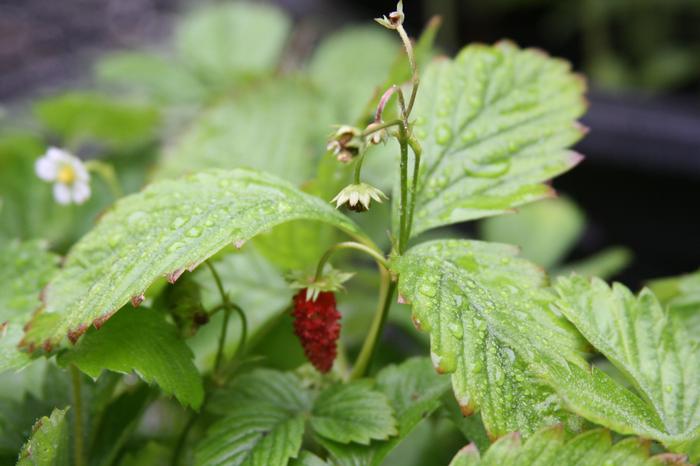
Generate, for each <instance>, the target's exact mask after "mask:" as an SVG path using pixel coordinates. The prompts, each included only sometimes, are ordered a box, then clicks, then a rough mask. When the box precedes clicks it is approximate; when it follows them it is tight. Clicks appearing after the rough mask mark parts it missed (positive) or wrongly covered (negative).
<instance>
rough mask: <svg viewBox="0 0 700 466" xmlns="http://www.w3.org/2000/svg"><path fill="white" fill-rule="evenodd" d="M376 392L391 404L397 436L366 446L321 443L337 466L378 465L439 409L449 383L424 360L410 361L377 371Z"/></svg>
mask: <svg viewBox="0 0 700 466" xmlns="http://www.w3.org/2000/svg"><path fill="white" fill-rule="evenodd" d="M377 390H379V391H381V392H382V393H384V394H385V395H386V396H387V398H388V399H389V402H390V403H391V406H392V408H393V410H394V413H395V417H396V421H397V430H398V431H397V434H396V435H395V436H394V437H391V438H390V439H389V440H386V441H376V440H375V441H372V442H371V443H370V444H369V445H368V446H361V445H358V444H349V445H344V444H341V443H338V442H331V441H328V440H323V441H322V444H323V446H324V447H326V448H327V449H328V450H329V451H330V452H331V453H332V455H333V459H334V461H335V462H336V463H337V464H339V465H342V466H348V465H355V464H357V465H362V466H370V465H372V466H378V465H380V464H382V462H383V461H384V458H385V457H386V456H387V455H388V454H389V453H390V452H391V451H392V450H393V449H394V448H396V447H397V446H398V445H399V444H400V443H401V442H402V441H403V440H405V439H406V438H407V437H408V436H409V434H411V432H413V430H414V428H415V427H416V426H417V425H418V424H419V423H420V422H421V421H423V420H424V419H426V418H427V417H429V416H430V414H431V413H432V412H433V411H435V410H436V409H437V408H438V407H439V406H440V398H441V397H442V396H443V395H444V394H445V393H446V392H447V391H448V390H449V380H448V379H447V377H441V376H439V375H437V374H435V371H434V370H433V368H432V366H431V364H430V361H429V360H428V359H426V358H413V359H409V360H407V361H405V362H403V363H402V364H400V365H390V366H387V367H385V368H383V369H382V370H381V371H379V373H378V374H377Z"/></svg>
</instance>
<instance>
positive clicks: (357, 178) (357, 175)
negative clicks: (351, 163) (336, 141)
mask: <svg viewBox="0 0 700 466" xmlns="http://www.w3.org/2000/svg"><path fill="white" fill-rule="evenodd" d="M366 154H367V152H363V153H362V155H360V156H359V157H358V158H357V162H355V177H354V178H355V181H354V182H355V184H360V182H361V181H360V174H361V173H362V162H364V161H365V155H366Z"/></svg>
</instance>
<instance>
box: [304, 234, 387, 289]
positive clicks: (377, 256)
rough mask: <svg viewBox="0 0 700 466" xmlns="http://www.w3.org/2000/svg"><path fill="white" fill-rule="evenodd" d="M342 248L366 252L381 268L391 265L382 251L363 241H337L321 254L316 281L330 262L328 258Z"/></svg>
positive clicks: (385, 268)
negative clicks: (362, 242)
mask: <svg viewBox="0 0 700 466" xmlns="http://www.w3.org/2000/svg"><path fill="white" fill-rule="evenodd" d="M340 249H355V250H357V251H361V252H364V253H365V254H367V255H369V256H371V257H372V258H373V259H374V260H375V262H376V263H377V265H378V266H379V268H380V269H384V270H387V269H388V268H389V265H388V264H387V261H386V259H385V258H384V256H383V255H382V253H381V252H379V250H377V249H373V248H370V247H369V246H366V245H364V244H361V243H356V242H354V241H345V242H342V243H337V244H334V245H333V246H331V247H330V248H328V250H327V251H326V252H325V253H324V254H323V256H321V259H319V261H318V265H317V266H316V275H315V276H314V281H317V280H318V279H319V278H321V275H323V268H324V266H325V265H326V262H328V259H330V258H331V256H332V255H333V253H335V252H336V251H338V250H340Z"/></svg>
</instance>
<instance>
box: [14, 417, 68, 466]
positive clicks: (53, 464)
mask: <svg viewBox="0 0 700 466" xmlns="http://www.w3.org/2000/svg"><path fill="white" fill-rule="evenodd" d="M66 411H67V409H54V410H53V412H52V413H51V416H50V417H46V416H44V417H42V418H41V419H39V420H38V421H37V422H36V424H34V428H33V429H32V436H31V438H30V439H29V440H27V443H25V444H24V446H23V447H22V451H20V453H19V459H18V460H17V466H68V465H69V464H70V462H69V458H70V457H69V454H70V451H69V444H68V424H67V422H66V417H65V416H66Z"/></svg>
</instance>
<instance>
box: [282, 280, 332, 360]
mask: <svg viewBox="0 0 700 466" xmlns="http://www.w3.org/2000/svg"><path fill="white" fill-rule="evenodd" d="M293 299H294V310H293V311H292V315H293V316H294V333H296V335H297V336H298V337H299V340H301V346H303V347H304V353H305V354H306V357H307V358H308V359H309V361H311V364H313V365H314V367H315V368H316V369H317V370H318V371H319V372H322V373H325V372H328V371H329V370H331V367H333V361H334V360H335V357H336V355H337V354H338V348H337V341H338V337H339V336H340V313H339V312H338V309H337V308H336V304H335V295H334V294H333V293H332V292H330V291H323V292H320V293H318V296H317V298H316V300H315V301H313V300H307V293H306V289H303V290H301V291H299V293H297V294H296V295H295V296H294V298H293Z"/></svg>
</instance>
